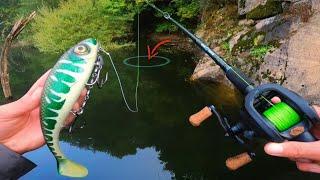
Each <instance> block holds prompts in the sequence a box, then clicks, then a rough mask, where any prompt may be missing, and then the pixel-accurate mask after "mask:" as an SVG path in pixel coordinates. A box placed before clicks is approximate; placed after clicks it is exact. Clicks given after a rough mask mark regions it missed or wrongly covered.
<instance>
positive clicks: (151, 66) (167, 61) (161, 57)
mask: <svg viewBox="0 0 320 180" xmlns="http://www.w3.org/2000/svg"><path fill="white" fill-rule="evenodd" d="M138 58H148V56H134V57H130V58H127V59H125V60H123V64H125V65H127V66H130V67H135V68H137V67H140V68H156V67H162V66H165V65H168V64H170V62H171V60H170V59H169V58H166V57H163V56H156V57H154V58H159V59H163V60H165V62H164V63H162V64H157V65H150V66H138V65H135V64H130V63H129V61H130V60H131V59H138Z"/></svg>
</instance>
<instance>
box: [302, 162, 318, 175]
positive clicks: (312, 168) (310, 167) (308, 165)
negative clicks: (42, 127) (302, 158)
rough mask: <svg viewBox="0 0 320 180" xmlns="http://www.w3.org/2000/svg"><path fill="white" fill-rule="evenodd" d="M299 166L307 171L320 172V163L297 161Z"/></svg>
mask: <svg viewBox="0 0 320 180" xmlns="http://www.w3.org/2000/svg"><path fill="white" fill-rule="evenodd" d="M297 168H298V169H299V170H301V171H305V172H314V173H320V165H319V164H317V163H303V162H297Z"/></svg>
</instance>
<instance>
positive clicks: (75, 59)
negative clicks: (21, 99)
mask: <svg viewBox="0 0 320 180" xmlns="http://www.w3.org/2000/svg"><path fill="white" fill-rule="evenodd" d="M98 52H99V43H98V42H97V40H96V39H87V40H84V41H82V42H80V43H79V44H77V45H76V46H75V47H73V48H71V49H70V50H69V51H67V52H66V53H65V54H64V55H63V56H62V57H61V58H60V59H59V60H58V62H57V64H56V65H55V66H54V67H53V69H52V70H51V72H50V74H49V76H48V79H47V80H46V83H45V87H44V92H43V94H42V99H41V113H40V115H41V127H42V131H43V134H44V138H45V140H46V144H47V146H48V147H49V149H50V151H51V152H52V154H53V155H54V156H55V158H56V161H57V166H58V172H59V173H60V174H61V175H64V176H69V177H85V176H87V174H88V170H87V169H86V168H85V167H83V166H82V165H80V164H77V163H75V162H73V161H71V160H69V159H68V158H67V157H66V156H65V155H64V154H63V153H62V152H61V150H60V146H59V134H60V131H61V130H62V128H63V127H64V123H65V120H66V118H67V116H68V115H69V113H70V112H71V109H72V107H73V105H74V104H75V103H76V101H77V99H78V98H79V96H80V94H81V91H82V90H83V89H84V88H87V89H88V91H87V95H86V98H85V101H84V103H83V105H82V106H81V108H80V110H79V111H77V112H72V113H73V114H74V115H76V116H78V115H80V114H82V113H83V109H84V106H85V104H86V102H87V100H88V99H89V94H90V90H91V89H92V87H93V86H94V85H95V84H97V85H98V86H99V87H102V86H103V84H104V83H105V82H106V79H105V80H102V79H100V72H101V69H102V66H103V60H102V58H101V57H100V56H98Z"/></svg>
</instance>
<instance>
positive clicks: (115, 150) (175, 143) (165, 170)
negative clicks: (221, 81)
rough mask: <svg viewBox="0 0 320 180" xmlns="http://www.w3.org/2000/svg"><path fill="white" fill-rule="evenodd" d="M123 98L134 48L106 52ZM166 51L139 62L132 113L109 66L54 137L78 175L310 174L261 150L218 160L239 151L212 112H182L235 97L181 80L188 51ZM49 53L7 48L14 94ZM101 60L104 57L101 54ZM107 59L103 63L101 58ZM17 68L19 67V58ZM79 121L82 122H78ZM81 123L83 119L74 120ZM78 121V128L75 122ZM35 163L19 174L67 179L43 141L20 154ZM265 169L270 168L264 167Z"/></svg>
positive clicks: (41, 68) (225, 108)
mask: <svg viewBox="0 0 320 180" xmlns="http://www.w3.org/2000/svg"><path fill="white" fill-rule="evenodd" d="M112 55H113V57H114V59H115V61H116V64H117V67H118V69H119V72H120V75H121V77H122V80H123V84H124V87H125V92H126V93H127V95H128V97H129V102H130V104H132V105H133V104H134V99H133V97H134V89H135V82H136V81H135V80H136V76H135V75H136V69H135V68H132V67H128V66H125V65H123V63H122V60H123V59H125V58H128V57H131V56H135V55H136V51H135V50H134V49H120V50H118V51H114V52H112ZM160 55H162V56H165V57H168V58H170V59H171V63H170V64H168V65H166V66H164V67H161V68H150V69H141V84H140V91H139V107H140V112H139V113H130V112H129V111H128V110H127V109H126V108H125V106H124V103H123V100H122V98H121V94H120V90H119V86H118V84H117V81H116V77H115V74H114V72H113V71H112V70H111V69H110V68H109V69H110V71H109V72H110V74H109V81H108V83H107V85H106V86H105V87H104V88H103V89H97V88H95V89H94V90H93V93H92V95H91V99H90V101H89V103H88V106H87V108H86V111H85V114H84V115H83V116H81V118H80V119H79V121H78V122H77V126H76V129H75V131H74V132H73V133H72V134H68V133H67V132H64V133H63V134H62V137H61V141H62V143H61V146H62V149H63V151H64V152H65V153H66V154H67V156H69V157H70V158H71V159H73V160H75V161H77V162H80V163H82V164H84V165H85V166H86V167H88V169H89V176H88V177H87V178H86V179H119V180H120V179H121V180H122V179H137V180H138V179H139V180H141V179H240V178H247V179H275V178H277V179H278V178H280V177H281V178H284V179H289V178H290V179H301V178H305V177H308V178H310V179H315V178H317V177H318V176H317V175H312V174H303V173H301V172H298V171H297V170H296V168H295V165H294V164H293V163H291V162H289V161H288V160H283V159H276V158H270V157H268V156H265V155H263V153H262V152H261V149H262V146H260V147H259V149H260V152H258V158H257V159H256V161H255V162H254V163H251V164H250V165H248V166H247V167H244V168H242V169H241V170H239V171H237V172H230V171H228V170H227V169H226V168H225V167H224V162H225V159H226V158H227V157H228V156H230V155H235V154H237V153H239V152H241V148H240V147H238V146H237V144H235V143H234V142H233V141H232V140H230V139H227V138H224V136H223V135H224V132H223V131H222V129H221V127H219V125H218V123H217V122H216V121H215V120H214V119H213V120H210V121H208V122H206V123H205V124H204V125H202V126H201V127H200V128H193V127H191V126H190V125H189V124H188V121H187V119H188V116H189V115H190V114H191V113H193V112H195V111H197V110H199V109H201V108H202V107H203V106H204V105H207V104H210V103H214V104H216V105H217V106H218V108H219V109H220V110H221V112H223V114H225V115H228V117H229V118H233V119H236V118H238V115H237V111H238V110H239V105H238V103H239V101H238V99H239V97H235V96H234V95H233V93H232V91H231V90H230V89H228V88H226V87H223V86H221V85H216V84H212V83H195V84H194V83H190V82H188V81H186V78H187V77H189V76H190V75H191V73H192V70H193V62H192V61H193V58H192V57H193V55H192V54H188V53H185V52H179V51H178V52H174V53H170V52H169V53H168V52H160ZM57 58H58V56H57V55H46V54H42V53H39V52H38V51H37V50H36V49H33V48H31V47H24V48H22V49H15V50H14V51H13V55H12V59H19V61H18V62H19V64H20V65H19V64H18V63H17V62H15V63H11V65H12V66H11V69H12V72H11V77H12V87H13V91H14V95H15V96H16V97H20V96H22V95H23V94H24V93H25V92H26V91H27V90H28V89H29V87H30V86H31V85H32V84H33V82H35V80H36V79H37V78H38V77H39V76H40V75H41V74H42V73H44V72H45V71H46V70H47V69H48V68H50V67H52V66H53V65H54V63H55V62H56V59H57ZM105 60H107V59H106V58H105ZM107 64H109V63H107ZM22 65H23V66H25V69H21V68H20V67H21V66H22ZM84 122H85V123H84ZM82 126H83V127H82ZM81 127H82V128H81ZM25 156H26V157H28V158H29V159H31V160H33V161H34V162H35V163H36V164H38V167H37V168H36V169H34V170H33V171H32V172H30V173H29V174H27V175H26V176H24V177H23V178H22V179H25V180H29V179H43V178H48V179H67V178H65V177H62V176H59V175H58V174H57V172H56V163H55V160H54V158H53V156H52V155H51V153H50V152H49V151H48V149H47V147H43V148H41V149H39V150H36V151H34V152H30V153H27V154H26V155H25ZM271 172H272V173H271Z"/></svg>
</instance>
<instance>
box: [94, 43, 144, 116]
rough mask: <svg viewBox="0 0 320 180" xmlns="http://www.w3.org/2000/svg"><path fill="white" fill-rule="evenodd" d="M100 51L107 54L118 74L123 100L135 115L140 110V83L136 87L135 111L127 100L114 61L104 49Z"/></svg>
mask: <svg viewBox="0 0 320 180" xmlns="http://www.w3.org/2000/svg"><path fill="white" fill-rule="evenodd" d="M100 51H102V52H103V53H105V54H106V55H107V56H108V57H109V60H110V63H111V65H112V68H113V69H114V72H115V73H116V76H117V79H118V82H119V86H120V90H121V95H122V98H123V100H124V103H125V104H126V106H127V108H128V110H129V111H130V112H133V113H136V112H139V109H138V91H137V89H138V88H139V83H137V85H136V93H135V101H136V104H135V105H136V107H135V108H134V109H132V108H131V107H130V105H129V103H128V101H127V98H126V95H125V93H124V90H123V86H122V82H121V79H120V76H119V73H118V70H117V68H116V66H115V65H114V62H113V59H112V57H111V55H110V53H109V52H107V51H105V50H104V49H102V48H100ZM138 76H139V74H138ZM137 79H139V78H137Z"/></svg>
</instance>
